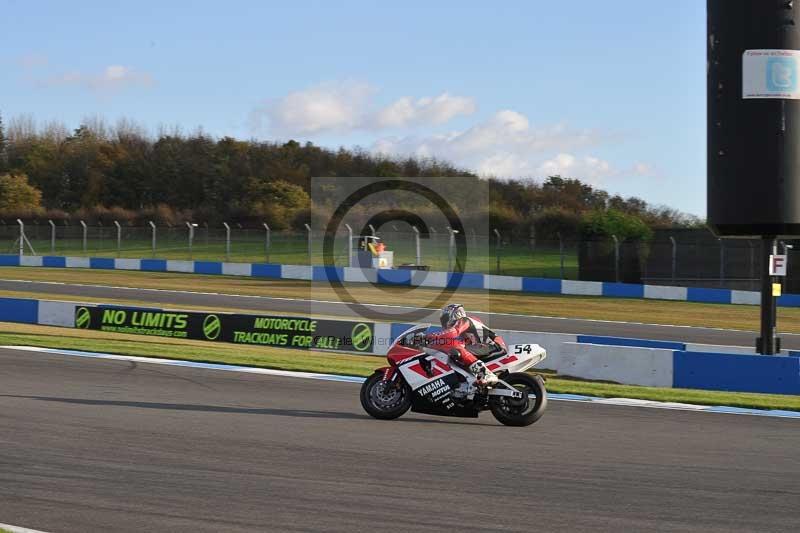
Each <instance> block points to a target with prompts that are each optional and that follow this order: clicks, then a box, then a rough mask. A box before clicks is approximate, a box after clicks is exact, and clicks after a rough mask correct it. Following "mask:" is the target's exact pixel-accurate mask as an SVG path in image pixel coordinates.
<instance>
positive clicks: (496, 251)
mask: <svg viewBox="0 0 800 533" xmlns="http://www.w3.org/2000/svg"><path fill="white" fill-rule="evenodd" d="M493 231H494V234H495V235H496V236H497V244H496V245H495V247H494V253H495V255H496V256H497V273H498V274H500V232H499V231H497V228H495V229H494V230H493Z"/></svg>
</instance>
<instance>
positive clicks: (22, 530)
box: [0, 524, 45, 533]
mask: <svg viewBox="0 0 800 533" xmlns="http://www.w3.org/2000/svg"><path fill="white" fill-rule="evenodd" d="M0 529H5V530H6V531H10V532H11V533H45V532H44V531H39V530H37V529H28V528H26V527H19V526H12V525H9V524H0Z"/></svg>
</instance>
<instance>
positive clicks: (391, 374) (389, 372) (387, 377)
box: [381, 366, 397, 387]
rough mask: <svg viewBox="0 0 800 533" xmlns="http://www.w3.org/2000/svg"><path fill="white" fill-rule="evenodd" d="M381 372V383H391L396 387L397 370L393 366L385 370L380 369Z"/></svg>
mask: <svg viewBox="0 0 800 533" xmlns="http://www.w3.org/2000/svg"><path fill="white" fill-rule="evenodd" d="M381 370H383V381H386V382H391V383H392V386H394V387H396V386H397V380H395V378H396V377H397V368H396V367H393V366H387V367H386V368H383V369H381Z"/></svg>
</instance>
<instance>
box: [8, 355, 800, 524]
mask: <svg viewBox="0 0 800 533" xmlns="http://www.w3.org/2000/svg"><path fill="white" fill-rule="evenodd" d="M0 349H4V350H15V351H24V352H36V353H45V354H54V355H66V356H73V357H87V358H91V359H107V360H112V361H132V362H136V363H148V364H156V365H167V366H180V367H188V368H202V369H205V370H222V371H228V372H245V373H248V374H262V375H269V376H281V377H292V378H304V379H319V380H323V381H339V382H346V383H363V382H364V380H365V378H362V377H358V376H338V375H336V374H323V373H316V372H295V371H289V370H272V369H269V368H255V367H248V366H237V365H224V364H214V363H197V362H194V361H184V360H180V359H159V358H155V357H138V356H134V355H114V354H107V353H94V352H81V351H75V350H57V349H53V348H38V347H33V346H0ZM547 398H548V400H554V401H565V402H582V403H596V404H601V405H615V406H625V407H642V408H649V409H668V410H673V411H692V412H703V413H717V414H720V413H722V414H737V415H751V416H767V417H775V418H797V419H800V411H798V412H795V411H780V410H772V411H769V410H760V409H743V408H736V407H727V406H709V405H694V404H688V403H678V402H656V401H653V400H639V399H635V398H598V397H596V396H583V395H579V394H555V393H548V395H547ZM0 527H2V526H1V525H0Z"/></svg>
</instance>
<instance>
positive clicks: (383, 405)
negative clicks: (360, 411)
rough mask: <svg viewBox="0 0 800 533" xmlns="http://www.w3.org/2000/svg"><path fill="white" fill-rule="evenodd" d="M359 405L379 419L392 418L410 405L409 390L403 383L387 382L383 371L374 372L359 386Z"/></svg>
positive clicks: (399, 414)
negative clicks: (384, 379)
mask: <svg viewBox="0 0 800 533" xmlns="http://www.w3.org/2000/svg"><path fill="white" fill-rule="evenodd" d="M361 407H363V408H364V410H365V411H366V412H367V413H368V414H369V415H370V416H372V417H374V418H377V419H379V420H394V419H395V418H398V417H400V416H402V415H403V414H405V412H406V411H408V409H409V408H410V407H411V390H410V389H409V388H408V385H406V384H405V383H397V384H395V383H387V382H385V381H383V372H375V373H374V374H372V375H371V376H370V377H368V378H367V380H366V381H365V382H364V384H363V385H362V386H361Z"/></svg>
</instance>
